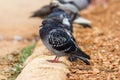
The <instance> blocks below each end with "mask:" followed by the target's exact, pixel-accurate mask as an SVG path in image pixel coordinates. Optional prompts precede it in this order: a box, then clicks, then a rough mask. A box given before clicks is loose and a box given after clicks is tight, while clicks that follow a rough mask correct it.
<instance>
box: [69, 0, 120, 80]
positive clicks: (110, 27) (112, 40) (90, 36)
mask: <svg viewBox="0 0 120 80" xmlns="http://www.w3.org/2000/svg"><path fill="white" fill-rule="evenodd" d="M119 5H120V1H118V0H116V1H112V2H110V3H109V6H108V7H106V8H105V7H102V6H99V7H97V8H96V9H95V10H94V11H91V12H90V13H88V14H83V16H85V17H87V18H88V19H90V20H92V21H93V24H92V25H93V26H92V28H80V27H79V26H78V25H74V26H75V30H74V31H75V32H74V36H75V37H76V39H77V42H78V43H79V46H80V47H81V48H82V50H84V51H85V52H86V53H87V54H89V55H90V56H91V60H90V62H91V65H90V66H86V65H83V64H82V63H81V62H80V61H79V62H78V63H73V64H72V65H71V67H70V70H71V73H70V74H68V80H120V8H119V7H118V6H119Z"/></svg>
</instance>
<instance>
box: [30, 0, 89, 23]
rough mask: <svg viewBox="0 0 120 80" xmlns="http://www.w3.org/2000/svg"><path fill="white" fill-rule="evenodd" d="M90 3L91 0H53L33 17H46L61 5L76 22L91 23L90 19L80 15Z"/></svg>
mask: <svg viewBox="0 0 120 80" xmlns="http://www.w3.org/2000/svg"><path fill="white" fill-rule="evenodd" d="M90 3H91V0H52V1H51V3H50V4H49V5H45V6H44V7H42V8H41V9H39V10H37V11H35V12H34V13H33V15H32V16H31V17H40V18H45V17H46V16H47V15H49V14H50V13H52V10H53V9H54V8H56V7H59V8H61V9H62V10H64V11H66V12H68V13H69V14H70V15H71V18H72V21H73V22H74V23H78V24H81V25H83V24H85V25H90V24H91V21H90V20H87V19H83V18H82V19H81V16H80V15H79V11H81V10H83V9H85V8H86V7H87V6H88V5H89V4H90Z"/></svg>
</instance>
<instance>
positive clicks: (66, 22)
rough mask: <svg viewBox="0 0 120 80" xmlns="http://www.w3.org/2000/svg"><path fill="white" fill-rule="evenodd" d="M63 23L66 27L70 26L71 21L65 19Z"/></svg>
mask: <svg viewBox="0 0 120 80" xmlns="http://www.w3.org/2000/svg"><path fill="white" fill-rule="evenodd" d="M62 23H63V24H64V25H67V26H70V22H69V20H68V19H67V18H64V19H63V22H62Z"/></svg>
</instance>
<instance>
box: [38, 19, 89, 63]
mask: <svg viewBox="0 0 120 80" xmlns="http://www.w3.org/2000/svg"><path fill="white" fill-rule="evenodd" d="M60 24H61V23H59V21H58V20H54V19H52V18H46V19H45V20H43V22H42V26H41V27H42V28H41V29H40V31H39V34H40V38H41V40H42V42H43V43H44V45H45V46H46V47H47V48H48V49H49V50H50V51H51V52H53V53H54V54H55V55H56V57H55V59H54V60H48V61H50V62H58V59H59V57H61V56H65V55H66V56H71V57H72V56H73V58H74V57H75V58H78V59H80V60H82V61H83V62H85V63H86V64H87V65H90V62H89V61H88V59H90V56H89V55H87V54H86V53H85V52H83V51H82V50H81V49H80V48H79V47H78V45H77V43H76V41H75V39H74V37H73V35H72V34H71V32H70V31H69V30H67V29H66V28H64V26H66V25H64V24H61V25H60Z"/></svg>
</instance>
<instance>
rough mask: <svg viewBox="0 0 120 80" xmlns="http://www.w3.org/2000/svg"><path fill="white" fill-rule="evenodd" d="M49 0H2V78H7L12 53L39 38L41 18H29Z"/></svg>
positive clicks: (0, 12) (0, 24)
mask: <svg viewBox="0 0 120 80" xmlns="http://www.w3.org/2000/svg"><path fill="white" fill-rule="evenodd" d="M48 2H49V0H45V1H42V2H41V0H36V1H32V0H31V1H30V0H10V1H9V0H0V80H7V77H8V76H9V75H8V74H6V73H7V71H8V70H9V69H10V67H11V65H10V64H12V63H10V60H11V58H12V57H11V55H12V54H14V53H15V54H16V53H17V54H19V53H20V51H21V50H22V49H23V48H24V47H27V46H28V45H30V44H32V43H33V42H35V41H36V39H38V37H37V36H38V30H39V26H40V23H41V20H40V19H31V18H29V17H30V16H31V15H32V13H33V12H34V11H35V10H37V9H39V8H40V7H41V6H43V5H45V4H48Z"/></svg>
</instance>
